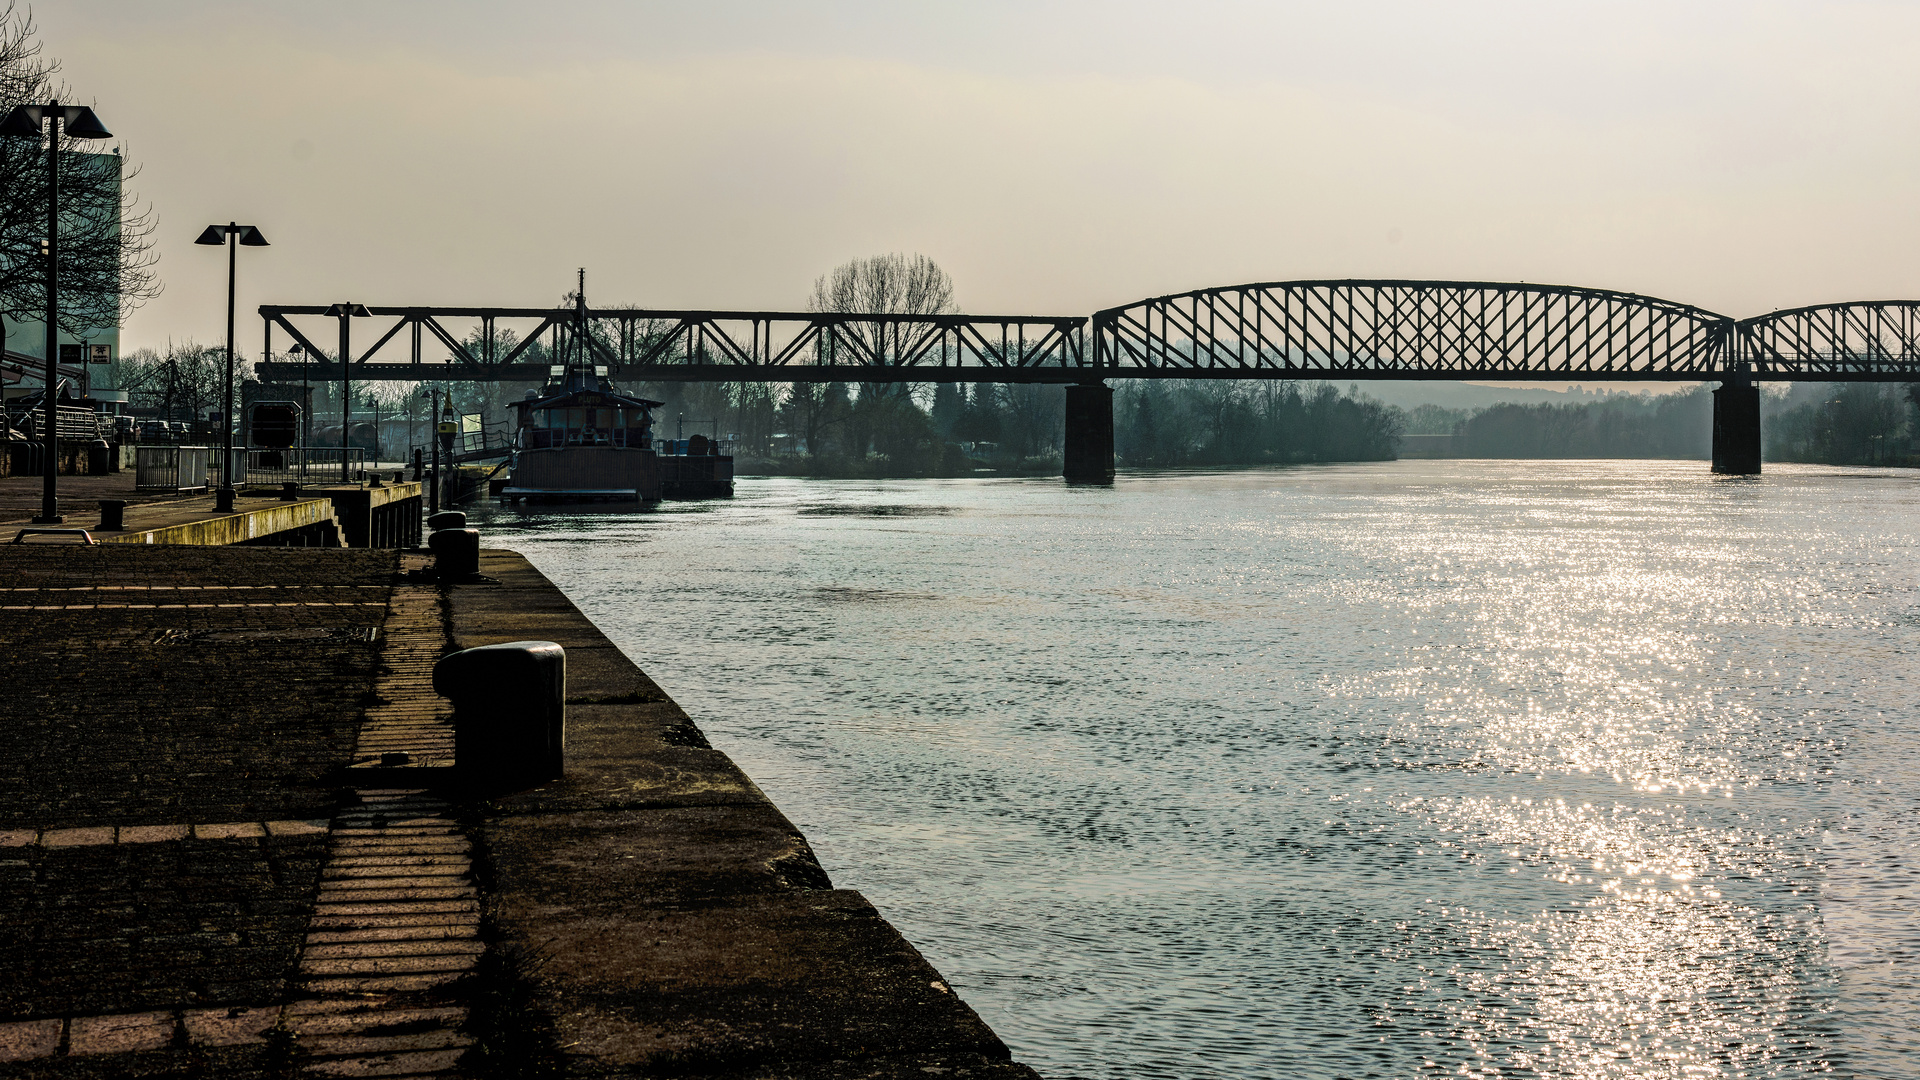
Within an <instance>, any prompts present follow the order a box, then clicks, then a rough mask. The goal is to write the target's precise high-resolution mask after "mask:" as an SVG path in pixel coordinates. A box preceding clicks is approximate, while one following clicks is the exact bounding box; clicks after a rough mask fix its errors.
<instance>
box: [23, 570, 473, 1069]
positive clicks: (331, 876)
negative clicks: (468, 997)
mask: <svg viewBox="0 0 1920 1080" xmlns="http://www.w3.org/2000/svg"><path fill="white" fill-rule="evenodd" d="M414 563H415V565H414V568H415V569H417V568H418V566H419V565H420V561H419V560H414ZM400 569H401V567H400V566H399V565H398V561H397V558H396V556H395V555H394V554H393V553H391V552H345V551H337V550H336V551H330V552H302V551H251V550H243V549H232V548H227V549H193V548H170V549H161V550H152V549H149V550H135V549H111V548H79V547H69V548H60V549H46V548H41V549H33V550H31V551H29V550H27V549H13V550H8V549H7V548H4V547H0V601H8V602H4V603H0V649H4V650H5V654H6V655H9V656H11V657H14V658H21V657H31V658H33V659H36V660H38V661H40V662H42V663H43V664H44V665H45V667H44V669H43V670H42V671H41V672H36V674H44V675H45V676H46V678H44V679H32V680H29V679H26V678H23V675H24V674H25V673H26V672H27V671H29V670H31V668H32V665H30V664H27V665H23V664H21V663H10V664H9V665H8V672H9V674H8V676H7V678H6V679H5V682H4V683H3V684H0V687H3V689H0V703H3V704H0V708H4V716H3V717H0V719H4V724H0V780H4V781H5V782H4V784H0V972H4V973H5V974H6V975H7V978H6V979H5V980H3V981H0V1075H21V1076H43V1075H44V1076H59V1077H72V1076H94V1075H100V1076H119V1075H171V1074H175V1073H180V1074H186V1075H234V1076H257V1075H268V1074H278V1073H281V1072H285V1071H287V1070H288V1069H294V1070H297V1071H299V1072H302V1073H310V1074H313V1075H367V1076H372V1075H402V1074H419V1073H424V1072H438V1071H445V1070H447V1069H450V1068H452V1067H453V1065H454V1062H455V1061H456V1060H457V1059H458V1057H459V1056H460V1054H462V1053H464V1052H465V1049H464V1048H465V1047H466V1046H467V1045H468V1044H469V1043H470V1042H471V1039H470V1037H468V1036H466V1035H464V1034H462V1033H460V1032H459V1031H458V1028H459V1026H460V1024H461V1023H462V1022H464V1020H465V1019H466V1015H467V1010H466V1009H465V1008H464V1007H462V1006H461V1005H459V1004H458V1003H457V1002H455V1001H452V1000H439V999H435V998H433V997H431V996H428V997H422V996H421V995H419V994H413V995H411V996H410V997H408V999H407V1000H404V1001H403V1000H400V999H399V997H396V994H395V992H396V991H420V990H430V989H434V988H438V987H442V986H445V985H446V984H448V983H450V982H452V981H454V980H457V979H458V978H459V977H461V976H462V975H464V974H466V973H468V972H469V971H470V970H471V968H472V967H473V962H474V958H475V957H476V956H477V954H478V953H479V952H480V949H481V946H480V944H479V942H478V934H477V926H478V918H479V916H478V901H477V897H476V893H475V890H474V886H473V884H472V882H471V880H470V875H468V874H466V872H465V865H466V864H465V862H464V859H463V853H464V852H465V850H466V840H465V838H464V836H463V835H462V834H461V831H460V829H459V827H458V825H457V823H455V822H454V821H453V820H452V818H451V816H450V814H449V810H450V808H449V807H448V806H447V805H446V804H445V803H444V802H440V801H438V800H434V799H431V798H428V797H425V796H423V795H422V794H420V793H419V792H415V791H388V790H378V789H368V790H352V789H349V793H348V794H347V795H346V796H345V802H344V804H343V803H342V796H341V794H340V790H341V782H340V778H341V777H342V776H345V775H349V774H350V773H351V766H352V765H353V764H354V763H355V762H356V761H363V760H367V759H369V758H372V759H374V760H378V759H379V757H380V755H381V754H382V753H393V752H411V753H412V754H416V755H419V756H420V757H421V758H422V759H429V758H432V757H434V756H436V755H440V756H444V753H445V749H446V747H448V746H450V744H451V729H450V727H449V723H448V717H447V716H446V715H445V712H444V703H438V704H435V702H437V701H438V699H432V700H428V699H429V698H431V697H432V695H431V692H430V690H429V691H428V692H427V695H426V697H423V696H422V695H421V694H420V692H419V690H420V687H419V683H420V680H421V678H422V675H421V672H422V670H425V671H427V672H429V673H430V670H431V664H432V660H433V659H434V658H436V657H437V656H438V655H439V654H440V653H441V652H443V651H444V650H445V648H446V632H445V629H444V625H443V616H442V613H441V605H440V601H439V599H438V596H437V594H436V592H435V590H433V589H432V588H429V587H421V586H398V587H396V582H397V581H398V580H399V575H398V571H399V570H400ZM423 665H424V668H423ZM76 686H79V687H85V688H86V692H85V693H75V692H74V691H73V688H74V687H76ZM385 695H390V696H385ZM420 968H425V969H430V970H428V971H426V972H424V973H422V972H419V971H416V970H415V969H420ZM422 975H424V977H421V976H422Z"/></svg>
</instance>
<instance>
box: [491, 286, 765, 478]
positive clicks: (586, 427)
mask: <svg viewBox="0 0 1920 1080" xmlns="http://www.w3.org/2000/svg"><path fill="white" fill-rule="evenodd" d="M576 298H577V303H576V306H575V309H574V326H573V328H572V333H571V334H570V335H569V341H568V342H567V344H566V346H565V347H564V349H563V351H562V355H563V357H564V362H563V363H559V364H555V365H553V367H552V369H551V372H550V374H549V376H548V378H547V383H546V385H545V386H543V387H541V388H540V389H539V390H530V391H528V392H527V398H526V400H525V401H516V402H514V403H513V404H512V406H511V408H512V410H513V414H514V436H513V446H512V449H511V450H510V451H509V458H508V463H507V483H506V486H505V487H503V488H501V489H500V491H499V496H500V498H502V499H505V500H507V501H508V502H592V501H610V502H652V501H654V500H657V499H660V498H668V499H701V498H711V497H714V496H727V495H732V494H733V456H732V455H731V454H725V453H722V452H721V451H722V446H721V444H720V443H719V442H718V441H717V440H709V439H706V438H704V437H702V436H697V435H696V436H694V437H693V438H691V439H685V440H674V439H666V440H661V441H660V442H657V443H656V442H655V441H654V438H653V410H655V409H657V408H659V407H660V406H661V404H662V403H661V402H658V401H650V400H648V399H646V398H643V397H637V396H635V395H633V394H628V393H625V392H623V391H621V390H620V389H619V388H617V387H615V386H614V385H613V382H612V380H611V379H610V378H609V377H608V374H607V372H608V368H607V367H606V366H605V365H600V364H595V363H593V362H592V360H593V358H592V356H591V355H590V354H589V353H588V349H589V348H590V344H589V343H590V341H591V338H590V336H589V334H590V329H591V328H590V327H589V326H588V325H587V300H586V280H585V275H584V274H582V277H581V287H580V290H579V292H578V293H577V294H576Z"/></svg>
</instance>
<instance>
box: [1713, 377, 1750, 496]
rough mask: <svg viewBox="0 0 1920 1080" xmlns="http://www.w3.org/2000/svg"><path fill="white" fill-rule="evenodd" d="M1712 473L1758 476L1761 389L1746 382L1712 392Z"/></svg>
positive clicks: (1723, 384)
mask: <svg viewBox="0 0 1920 1080" xmlns="http://www.w3.org/2000/svg"><path fill="white" fill-rule="evenodd" d="M1713 471H1714V472H1717V473H1727V474H1729V475H1732V476H1757V475H1759V473H1760V388H1759V387H1757V386H1755V385H1753V384H1752V383H1750V382H1747V381H1745V380H1741V381H1738V382H1732V381H1729V382H1724V383H1721V384H1720V389H1718V390H1715V391H1714V392H1713Z"/></svg>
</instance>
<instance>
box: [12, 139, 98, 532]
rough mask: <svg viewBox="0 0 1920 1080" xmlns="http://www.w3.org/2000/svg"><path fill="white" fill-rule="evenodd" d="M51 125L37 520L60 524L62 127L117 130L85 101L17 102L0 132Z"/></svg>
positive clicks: (46, 523) (38, 522) (61, 518)
mask: <svg viewBox="0 0 1920 1080" xmlns="http://www.w3.org/2000/svg"><path fill="white" fill-rule="evenodd" d="M42 123H44V124H46V125H47V389H46V394H45V395H44V396H45V401H44V402H43V404H44V408H43V409H42V415H43V416H44V417H45V419H46V429H47V430H46V431H45V432H43V433H42V434H43V437H44V439H45V440H46V444H47V471H46V476H45V477H44V479H43V482H42V484H41V488H40V516H39V517H37V518H34V519H33V523H34V524H35V525H58V524H60V523H61V522H62V521H65V520H66V519H65V518H63V517H61V516H60V497H59V494H58V492H57V491H56V490H55V483H56V481H55V479H54V478H55V477H56V476H58V475H59V471H60V408H59V404H58V398H57V394H58V386H59V382H60V374H59V373H60V345H59V342H60V132H61V129H62V127H63V126H64V127H65V130H66V134H67V137H68V138H70V139H111V138H113V133H112V132H110V131H108V130H107V129H106V127H105V126H103V125H102V124H101V123H100V118H99V117H97V116H95V115H93V110H92V109H89V108H87V107H86V106H85V105H62V104H60V103H59V102H58V101H54V102H49V103H48V104H45V105H16V106H14V109H13V111H12V112H9V113H8V114H7V116H6V119H4V120H0V135H14V136H18V137H21V138H32V139H37V138H39V137H40V125H41V124H42Z"/></svg>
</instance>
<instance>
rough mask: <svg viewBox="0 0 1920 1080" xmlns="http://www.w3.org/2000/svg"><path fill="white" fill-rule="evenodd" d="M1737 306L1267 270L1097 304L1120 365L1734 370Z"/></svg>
mask: <svg viewBox="0 0 1920 1080" xmlns="http://www.w3.org/2000/svg"><path fill="white" fill-rule="evenodd" d="M1734 326H1735V323H1734V320H1732V319H1730V318H1728V317H1727V316H1725V315H1720V314H1718V313H1716V312H1711V311H1707V310H1705V309H1703V308H1697V307H1693V306H1692V305H1689V304H1681V303H1676V302H1674V301H1671V300H1662V299H1659V298H1658V297H1652V296H1642V295H1640V294H1638V293H1626V292H1615V291H1612V290H1607V289H1589V288H1580V287H1577V286H1570V285H1535V284H1524V283H1519V284H1516V283H1506V282H1490V281H1418V280H1358V279H1343V280H1313V281H1275V282H1258V283H1252V284H1245V285H1226V286H1220V287H1216V288H1210V289H1196V290H1193V291H1191V292H1184V293H1175V294H1172V295H1168V296H1157V297H1152V298H1149V299H1146V300H1141V301H1137V302H1135V303H1132V304H1127V305H1124V306H1121V307H1114V308H1108V309H1106V310H1104V311H1099V312H1096V313H1094V316H1093V325H1092V330H1093V339H1094V350H1095V351H1094V356H1093V357H1092V366H1093V367H1095V368H1098V369H1103V370H1102V373H1103V375H1106V376H1107V377H1119V378H1153V377H1171V378H1196V377H1200V378H1205V377H1209V376H1212V377H1225V378H1316V377H1324V378H1343V379H1463V378H1507V379H1515V378H1518V379H1528V378H1535V379H1555V380H1557V379H1564V378H1582V377H1585V378H1602V379H1649V380H1652V379H1684V380H1690V381H1691V380H1704V379H1718V378H1724V377H1726V376H1727V374H1728V372H1729V371H1730V370H1731V368H1732V366H1733V361H1734V357H1733V348H1732V345H1733V342H1734V338H1735V335H1734Z"/></svg>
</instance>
